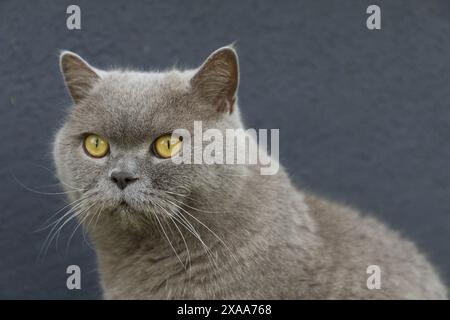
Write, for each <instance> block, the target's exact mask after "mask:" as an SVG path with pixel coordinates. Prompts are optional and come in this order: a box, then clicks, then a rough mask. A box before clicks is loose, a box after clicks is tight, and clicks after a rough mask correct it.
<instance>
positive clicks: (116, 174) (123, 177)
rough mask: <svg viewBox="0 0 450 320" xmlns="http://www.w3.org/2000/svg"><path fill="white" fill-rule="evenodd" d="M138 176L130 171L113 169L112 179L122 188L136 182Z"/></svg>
mask: <svg viewBox="0 0 450 320" xmlns="http://www.w3.org/2000/svg"><path fill="white" fill-rule="evenodd" d="M137 179H138V178H137V177H136V176H135V175H134V174H133V173H131V172H128V171H113V172H112V173H111V180H112V182H114V183H115V184H116V185H117V186H118V187H119V188H120V189H121V190H123V189H125V188H126V187H127V186H128V185H129V184H131V183H133V182H135V181H136V180H137Z"/></svg>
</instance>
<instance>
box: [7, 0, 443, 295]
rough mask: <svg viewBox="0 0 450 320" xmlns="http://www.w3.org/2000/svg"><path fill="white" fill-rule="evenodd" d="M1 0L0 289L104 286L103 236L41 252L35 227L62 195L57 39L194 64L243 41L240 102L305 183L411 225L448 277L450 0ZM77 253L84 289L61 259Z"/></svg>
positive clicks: (113, 55)
mask: <svg viewBox="0 0 450 320" xmlns="http://www.w3.org/2000/svg"><path fill="white" fill-rule="evenodd" d="M72 3H73V2H72V1H70V2H69V1H26V2H25V1H1V2H0V111H1V116H0V137H1V142H0V143H1V148H0V179H1V182H2V184H1V189H0V190H1V192H0V298H74V299H76V298H99V297H100V288H99V286H98V284H97V273H96V268H95V257H94V252H93V250H92V249H91V248H90V247H89V245H88V244H87V243H86V242H85V241H84V240H83V235H82V233H81V232H77V233H76V234H75V236H74V238H73V240H72V241H71V244H70V245H69V246H67V243H68V241H69V238H70V235H71V233H72V230H73V229H74V227H75V225H73V224H72V225H69V226H67V227H66V228H64V229H63V231H62V232H61V237H60V239H59V242H58V243H59V245H58V248H56V247H55V246H54V245H53V246H51V247H50V248H49V250H48V252H47V254H46V255H45V257H43V258H41V259H38V254H39V250H40V248H41V246H42V244H43V242H44V240H45V237H46V235H47V232H46V231H41V232H38V231H36V230H37V229H39V228H40V227H42V226H44V225H45V220H46V219H48V218H49V217H50V216H51V214H52V213H54V212H55V211H57V210H58V209H59V208H61V207H63V206H64V203H65V202H64V198H63V197H62V196H60V195H43V194H37V193H33V192H30V191H28V190H26V189H25V188H24V187H22V186H21V185H20V184H19V183H18V182H17V181H16V180H15V178H14V176H15V177H16V178H17V179H18V180H20V181H21V183H23V184H25V185H26V186H28V187H31V188H35V189H39V190H41V191H45V192H58V191H61V190H60V189H59V188H58V187H57V185H51V184H54V183H55V182H56V181H55V179H54V177H53V174H52V162H51V155H50V150H51V147H50V144H51V140H52V135H53V134H54V133H55V130H56V129H57V127H58V126H59V125H60V123H61V122H62V121H63V117H64V114H65V112H66V110H67V108H68V105H69V102H70V99H69V97H68V95H67V94H66V92H65V89H64V86H63V83H62V80H61V77H60V75H59V72H58V65H57V57H58V50H59V49H69V50H73V51H76V52H78V53H80V54H81V55H82V56H83V57H85V58H86V59H87V60H88V61H90V62H91V63H92V64H94V65H97V66H99V67H109V66H128V67H135V68H143V69H154V68H159V69H161V68H168V67H172V66H173V65H175V66H179V67H193V66H197V65H198V64H199V63H201V61H202V59H203V58H205V57H206V56H207V55H208V54H209V53H210V52H211V51H213V50H214V49H216V48H218V47H220V46H222V45H225V44H228V43H231V42H232V41H235V40H236V41H237V47H238V52H239V54H240V59H241V71H242V76H241V88H240V95H239V96H240V104H241V109H242V112H243V115H244V117H245V120H246V123H247V124H248V125H249V126H252V127H256V128H258V127H261V128H280V134H281V158H282V163H284V165H285V166H286V167H287V168H288V171H289V172H290V173H291V174H292V176H293V179H294V180H295V181H296V182H297V183H298V184H299V185H302V186H304V187H305V188H307V189H310V190H313V191H315V192H317V193H319V194H323V195H326V196H328V197H331V198H334V199H337V200H340V201H343V202H346V203H348V204H351V205H353V206H355V207H358V208H360V209H362V210H364V211H365V212H367V214H374V215H377V216H379V217H380V218H381V219H382V220H384V221H385V222H386V223H388V224H390V225H392V226H393V227H395V228H396V229H399V230H401V231H402V232H403V233H404V234H406V235H407V236H409V237H411V238H412V239H414V240H415V241H416V242H417V244H418V245H419V246H420V247H421V248H422V249H423V250H424V251H425V252H427V253H428V254H429V256H430V257H431V259H432V260H433V261H434V262H435V264H436V265H437V266H438V267H439V269H440V271H441V273H442V274H443V276H444V277H445V278H446V280H447V282H448V283H449V282H450V257H449V249H450V218H449V214H450V196H449V192H450V170H448V168H449V163H450V162H449V160H450V145H449V143H448V140H447V139H448V138H449V137H450V41H449V39H450V2H449V1H447V0H442V1H437V0H429V1H395V3H394V1H380V0H378V1H376V3H377V4H379V5H380V6H381V8H382V19H383V21H382V30H381V31H368V30H367V29H366V28H365V18H366V14H365V9H366V8H367V6H368V5H369V4H372V1H366V0H362V1H348V0H347V1H342V0H341V1H318V0H311V1H299V0H292V1H286V0H285V1H278V2H277V3H276V4H275V1H249V0H246V1H201V0H195V1H145V3H144V1H139V2H138V1H103V2H102V1H95V3H94V2H93V1H76V2H75V3H78V4H79V5H80V6H81V10H82V30H81V31H68V30H67V29H66V22H65V18H66V14H65V11H66V7H67V6H68V5H69V4H72ZM69 264H78V265H80V266H81V268H82V275H83V278H82V290H81V291H69V290H67V289H66V286H65V279H66V274H65V268H66V267H67V265H69Z"/></svg>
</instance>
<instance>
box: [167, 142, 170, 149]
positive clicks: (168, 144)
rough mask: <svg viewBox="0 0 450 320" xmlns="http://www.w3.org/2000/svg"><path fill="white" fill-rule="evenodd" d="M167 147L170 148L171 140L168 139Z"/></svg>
mask: <svg viewBox="0 0 450 320" xmlns="http://www.w3.org/2000/svg"><path fill="white" fill-rule="evenodd" d="M167 149H170V140H167Z"/></svg>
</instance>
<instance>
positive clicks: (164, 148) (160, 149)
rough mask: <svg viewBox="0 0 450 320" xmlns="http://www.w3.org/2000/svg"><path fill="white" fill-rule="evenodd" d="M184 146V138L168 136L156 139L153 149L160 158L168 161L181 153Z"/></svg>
mask: <svg viewBox="0 0 450 320" xmlns="http://www.w3.org/2000/svg"><path fill="white" fill-rule="evenodd" d="M182 145H183V137H173V136H172V135H170V134H166V135H163V136H161V137H159V138H158V139H156V141H155V142H154V144H153V149H154V151H155V153H156V154H157V155H158V156H160V157H161V158H164V159H167V158H171V157H173V156H175V155H176V154H177V153H179V152H180V150H181V146H182Z"/></svg>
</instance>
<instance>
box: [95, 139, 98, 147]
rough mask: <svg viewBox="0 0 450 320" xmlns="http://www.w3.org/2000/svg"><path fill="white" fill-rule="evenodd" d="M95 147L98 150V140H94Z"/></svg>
mask: <svg viewBox="0 0 450 320" xmlns="http://www.w3.org/2000/svg"><path fill="white" fill-rule="evenodd" d="M95 147H96V148H98V138H97V139H95Z"/></svg>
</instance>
